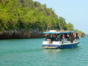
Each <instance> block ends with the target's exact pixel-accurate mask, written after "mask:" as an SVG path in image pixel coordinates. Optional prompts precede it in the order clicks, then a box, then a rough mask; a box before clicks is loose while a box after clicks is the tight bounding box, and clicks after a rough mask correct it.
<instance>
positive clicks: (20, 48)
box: [0, 36, 88, 66]
mask: <svg viewBox="0 0 88 66" xmlns="http://www.w3.org/2000/svg"><path fill="white" fill-rule="evenodd" d="M43 40H44V38H33V39H6V40H0V66H88V36H87V37H86V38H81V39H80V44H78V47H77V48H75V49H43V48H41V46H42V41H43Z"/></svg>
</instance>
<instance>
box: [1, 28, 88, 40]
mask: <svg viewBox="0 0 88 66" xmlns="http://www.w3.org/2000/svg"><path fill="white" fill-rule="evenodd" d="M79 36H80V37H86V35H85V33H79ZM43 37H44V34H43V32H42V31H38V30H32V31H31V30H24V29H21V30H16V29H15V30H9V31H6V30H4V31H3V32H0V39H14V38H43Z"/></svg>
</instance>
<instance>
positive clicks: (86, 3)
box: [33, 0, 88, 34]
mask: <svg viewBox="0 0 88 66" xmlns="http://www.w3.org/2000/svg"><path fill="white" fill-rule="evenodd" d="M33 1H38V2H40V3H41V4H46V5H47V7H48V8H52V9H53V10H55V13H56V14H57V15H58V17H59V16H61V17H63V18H65V19H66V22H67V23H69V22H71V23H72V24H73V25H74V29H78V30H81V31H83V32H85V33H86V34H88V30H87V27H88V0H33Z"/></svg>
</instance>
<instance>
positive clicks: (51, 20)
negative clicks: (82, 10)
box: [0, 0, 74, 31]
mask: <svg viewBox="0 0 88 66" xmlns="http://www.w3.org/2000/svg"><path fill="white" fill-rule="evenodd" d="M47 24H50V26H49V29H59V30H73V28H74V26H73V24H71V23H68V24H67V23H66V21H65V19H64V18H63V17H61V16H60V17H58V16H57V15H56V14H55V12H54V10H53V9H52V8H47V7H46V4H40V3H39V2H37V1H34V2H33V0H0V31H4V30H11V29H13V30H14V29H17V30H20V29H25V30H27V29H30V30H33V29H39V30H41V31H44V30H46V29H47Z"/></svg>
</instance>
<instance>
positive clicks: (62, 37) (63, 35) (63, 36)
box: [61, 34, 65, 44]
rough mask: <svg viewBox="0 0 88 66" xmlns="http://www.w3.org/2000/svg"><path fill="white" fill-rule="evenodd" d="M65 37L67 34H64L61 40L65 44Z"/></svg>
mask: <svg viewBox="0 0 88 66" xmlns="http://www.w3.org/2000/svg"><path fill="white" fill-rule="evenodd" d="M64 39H65V35H64V34H63V35H62V40H61V41H62V44H63V42H64Z"/></svg>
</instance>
